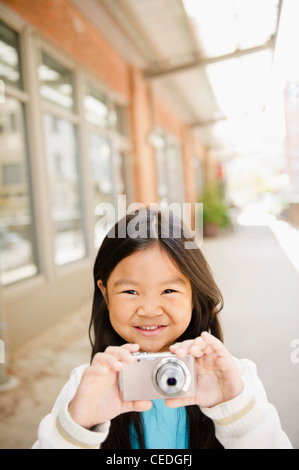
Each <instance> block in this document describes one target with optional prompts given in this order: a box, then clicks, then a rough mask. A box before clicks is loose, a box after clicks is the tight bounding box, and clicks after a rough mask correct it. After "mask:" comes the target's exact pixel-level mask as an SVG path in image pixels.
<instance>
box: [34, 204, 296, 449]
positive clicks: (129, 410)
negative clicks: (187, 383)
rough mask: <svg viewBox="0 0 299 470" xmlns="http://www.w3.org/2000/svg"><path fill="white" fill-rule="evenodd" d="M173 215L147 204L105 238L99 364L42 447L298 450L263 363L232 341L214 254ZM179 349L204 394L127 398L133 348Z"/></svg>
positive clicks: (71, 386)
mask: <svg viewBox="0 0 299 470" xmlns="http://www.w3.org/2000/svg"><path fill="white" fill-rule="evenodd" d="M136 217H137V219H136ZM168 217H169V218H168V219H167V223H165V217H162V216H161V213H160V212H159V211H153V209H146V210H140V211H139V212H138V214H137V216H136V214H132V215H128V216H127V217H126V218H125V219H124V220H122V221H120V222H119V223H118V224H116V227H115V228H114V230H115V231H113V235H114V236H112V235H111V234H108V235H107V236H106V238H105V239H104V241H103V243H102V245H101V247H100V249H99V252H98V255H97V258H96V261H95V265H94V299H93V308H92V317H91V322H90V339H91V343H92V355H91V363H90V364H88V365H84V366H81V367H78V368H76V369H75V370H74V371H73V373H72V375H71V377H70V380H69V382H68V383H67V384H66V386H65V387H64V389H63V390H62V392H61V393H60V395H59V397H58V399H57V401H56V403H55V405H54V408H53V410H52V413H51V414H49V415H47V416H46V417H45V418H44V419H43V420H42V422H41V423H40V426H39V432H38V435H39V440H38V441H37V442H36V443H35V445H34V447H35V448H99V447H100V448H103V449H109V448H110V449H112V448H113V449H116V448H126V449H129V448H167V449H170V448H181V449H182V448H291V444H290V442H289V440H288V438H287V436H286V435H285V434H284V432H283V431H282V430H281V426H280V421H279V418H278V415H277V412H276V410H275V408H274V407H273V406H272V405H270V404H269V403H268V401H267V398H266V394H265V392H264V389H263V386H262V384H261V383H260V381H259V379H258V377H257V375H256V370H255V366H254V364H253V363H251V362H250V361H247V360H242V361H240V360H236V359H235V358H233V357H232V355H231V354H230V353H229V352H228V350H227V349H226V348H225V346H224V345H223V342H222V333H221V327H220V324H219V320H218V313H219V312H220V310H221V309H222V307H223V299H222V295H221V292H220V291H219V289H218V287H217V285H216V284H215V281H214V279H213V277H212V274H211V271H210V269H209V266H208V264H207V262H206V260H205V258H204V256H203V255H202V253H201V251H200V249H199V248H197V247H195V245H194V246H193V249H186V242H188V243H189V245H188V246H189V247H190V238H191V237H190V236H189V235H188V233H187V234H186V227H184V226H183V224H182V222H181V220H177V218H176V217H174V216H173V214H172V213H171V212H170V213H169V214H168ZM136 220H138V224H137V225H138V233H137V236H136V232H135V234H134V232H133V233H132V224H134V223H135V228H137V226H136ZM124 222H125V223H126V228H127V230H126V237H124V235H123V227H124V225H123V224H124ZM129 232H131V235H129ZM140 234H142V235H140ZM118 235H120V236H118ZM194 243H195V242H194ZM169 350H170V351H171V352H172V353H174V354H175V355H176V356H177V357H178V358H183V357H185V356H186V355H187V354H190V355H193V356H194V357H195V362H196V381H197V387H196V396H195V397H193V398H172V399H165V400H153V401H149V400H144V401H135V402H124V401H123V400H122V397H121V393H120V391H119V387H118V374H119V372H120V370H121V369H122V367H123V365H124V364H125V363H132V362H134V360H135V358H134V356H133V353H134V352H137V351H143V352H162V351H169Z"/></svg>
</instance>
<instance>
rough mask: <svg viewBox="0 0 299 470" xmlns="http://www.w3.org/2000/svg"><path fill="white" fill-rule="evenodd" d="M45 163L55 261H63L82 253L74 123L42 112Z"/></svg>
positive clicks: (82, 243) (79, 194) (82, 234)
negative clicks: (49, 194) (52, 224)
mask: <svg viewBox="0 0 299 470" xmlns="http://www.w3.org/2000/svg"><path fill="white" fill-rule="evenodd" d="M44 127H45V136H46V149H47V167H48V177H49V182H50V191H51V204H52V219H53V222H54V231H55V262H56V264H57V265H63V264H66V263H69V262H72V261H75V260H78V259H81V258H83V257H84V256H85V253H86V250H85V240H84V232H83V220H82V210H81V192H80V184H79V171H78V170H79V169H78V143H77V135H76V127H75V126H74V125H73V124H72V123H70V122H68V121H66V120H64V119H61V118H57V117H55V116H52V115H51V114H45V116H44Z"/></svg>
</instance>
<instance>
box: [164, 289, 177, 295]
mask: <svg viewBox="0 0 299 470" xmlns="http://www.w3.org/2000/svg"><path fill="white" fill-rule="evenodd" d="M172 292H176V290H174V289H165V290H164V291H163V294H171V293H172Z"/></svg>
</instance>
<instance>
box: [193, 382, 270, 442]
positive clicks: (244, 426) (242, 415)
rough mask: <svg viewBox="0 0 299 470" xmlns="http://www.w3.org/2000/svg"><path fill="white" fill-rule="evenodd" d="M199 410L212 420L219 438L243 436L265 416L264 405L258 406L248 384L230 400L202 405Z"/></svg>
mask: <svg viewBox="0 0 299 470" xmlns="http://www.w3.org/2000/svg"><path fill="white" fill-rule="evenodd" d="M201 411H202V412H203V413H204V414H205V415H206V416H207V417H208V418H210V419H212V420H213V422H214V425H215V432H216V436H218V437H220V438H221V437H222V438H224V437H240V436H243V435H244V434H246V433H248V432H250V431H251V430H252V429H254V428H255V427H256V426H258V425H259V424H260V423H261V422H262V420H263V418H264V416H265V409H264V407H261V406H259V404H258V402H257V400H256V397H255V395H254V393H253V391H252V390H251V387H249V386H248V384H247V385H246V384H245V386H244V389H243V391H242V392H241V393H240V394H239V395H238V396H237V397H235V398H233V399H232V400H229V401H227V402H225V403H220V404H219V405H216V406H213V407H212V408H205V407H202V408H201Z"/></svg>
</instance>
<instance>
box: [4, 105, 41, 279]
mask: <svg viewBox="0 0 299 470" xmlns="http://www.w3.org/2000/svg"><path fill="white" fill-rule="evenodd" d="M24 126H25V122H24V110H23V105H22V104H21V103H19V102H18V101H17V100H15V99H12V98H6V100H5V103H4V105H1V108H0V209H1V210H0V252H1V282H2V283H3V285H6V284H10V283H13V282H16V281H19V280H21V279H24V278H27V277H30V276H33V275H35V274H36V273H37V272H38V267H37V261H36V257H35V250H34V245H33V240H34V229H33V220H32V210H31V194H30V190H29V175H28V169H27V154H26V141H25V131H24Z"/></svg>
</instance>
